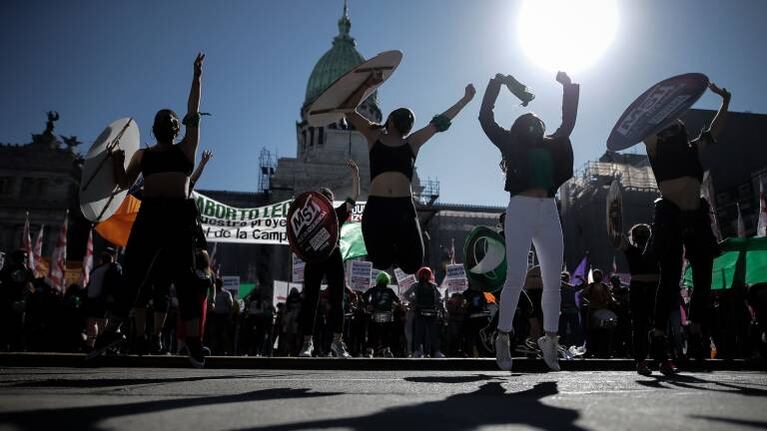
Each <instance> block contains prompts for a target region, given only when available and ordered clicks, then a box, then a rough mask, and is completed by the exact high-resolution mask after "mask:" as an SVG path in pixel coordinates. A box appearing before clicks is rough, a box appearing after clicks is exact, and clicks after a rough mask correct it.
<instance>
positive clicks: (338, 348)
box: [330, 340, 352, 359]
mask: <svg viewBox="0 0 767 431" xmlns="http://www.w3.org/2000/svg"><path fill="white" fill-rule="evenodd" d="M330 353H331V354H332V355H333V356H335V357H336V358H344V359H345V358H351V357H352V355H350V354H349V352H347V351H346V344H344V342H343V341H341V340H336V341H333V343H332V344H331V345H330Z"/></svg>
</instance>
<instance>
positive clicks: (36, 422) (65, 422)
mask: <svg viewBox="0 0 767 431" xmlns="http://www.w3.org/2000/svg"><path fill="white" fill-rule="evenodd" d="M332 395H339V394H338V393H333V392H323V393H316V392H309V389H264V390H260V391H253V392H247V393H244V394H234V395H221V396H214V397H195V398H182V399H170V400H157V401H144V402H140V403H128V404H112V405H101V406H88V407H68V408H62V409H38V410H27V411H21V412H8V413H0V428H2V425H10V426H11V428H12V429H19V430H40V429H50V428H51V427H55V428H59V429H74V430H101V429H103V428H101V427H100V426H99V423H100V422H102V421H104V420H107V419H111V418H116V417H121V416H131V415H139V414H144V413H155V412H162V411H166V410H173V409H181V408H186V407H197V406H210V405H216V404H228V403H242V402H252V401H266V400H280V399H300V398H313V397H327V396H332Z"/></svg>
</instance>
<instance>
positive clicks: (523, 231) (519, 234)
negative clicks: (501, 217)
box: [479, 72, 579, 371]
mask: <svg viewBox="0 0 767 431" xmlns="http://www.w3.org/2000/svg"><path fill="white" fill-rule="evenodd" d="M556 79H557V81H558V82H560V83H561V84H562V86H563V88H564V96H563V101H562V125H561V126H560V127H559V129H557V131H556V132H555V133H554V134H552V135H548V136H547V135H545V131H546V126H545V124H544V123H543V121H542V120H541V119H540V118H538V117H537V116H536V115H535V114H532V113H529V114H524V115H522V116H520V117H519V118H517V119H516V121H514V124H513V125H512V126H511V130H505V129H503V128H501V127H500V126H499V125H498V124H497V123H496V122H495V119H494V115H493V108H494V105H495V100H496V99H497V98H498V92H499V91H500V88H501V85H502V84H506V85H507V86H509V87H510V88H511V86H512V85H513V83H514V82H515V81H514V79H513V77H511V76H506V75H501V74H498V75H496V76H495V78H492V79H491V80H490V83H488V85H487V89H486V90H485V96H484V99H483V100H482V108H481V110H480V113H479V122H480V124H481V125H482V129H483V130H484V131H485V134H487V137H488V138H490V141H491V142H492V143H493V144H494V145H495V146H496V147H498V149H499V150H501V156H502V161H501V169H502V170H503V172H504V173H505V175H506V184H505V187H504V189H505V190H506V191H508V192H509V196H510V199H509V206H508V207H507V209H506V222H505V226H504V229H505V231H506V260H507V262H508V269H507V272H506V274H507V275H506V284H505V285H504V286H503V292H502V293H501V311H500V319H499V321H498V337H497V338H496V340H495V354H496V361H497V362H498V366H499V367H500V368H501V369H502V370H510V369H511V365H512V361H511V346H510V345H511V341H510V333H511V331H512V322H513V320H514V312H515V310H516V308H517V302H518V301H519V294H520V292H521V291H522V286H523V284H524V280H525V274H526V272H527V255H528V252H529V250H530V244H531V243H532V244H533V245H535V250H536V253H537V254H538V260H539V262H540V266H541V276H542V278H543V299H542V301H541V305H542V308H543V329H544V332H545V335H544V336H542V337H541V338H539V339H538V346H539V347H540V348H541V351H542V352H543V359H544V361H545V362H546V365H548V367H549V368H550V369H552V370H554V371H558V370H559V363H558V360H557V349H558V344H559V342H558V337H557V330H558V329H559V305H560V293H559V287H560V271H561V270H562V259H563V258H562V254H563V244H562V227H561V224H560V222H559V212H558V210H557V204H556V201H555V200H554V195H555V194H556V192H557V190H558V189H559V186H561V185H562V183H564V182H565V181H567V180H568V179H569V178H570V177H572V175H573V149H572V146H571V144H570V133H571V132H572V131H573V128H574V127H575V117H576V115H577V111H578V94H579V86H578V84H573V83H572V82H571V81H570V77H568V76H567V74H566V73H564V72H559V73H558V74H557V77H556Z"/></svg>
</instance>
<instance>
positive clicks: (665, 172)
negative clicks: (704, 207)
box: [650, 136, 703, 183]
mask: <svg viewBox="0 0 767 431" xmlns="http://www.w3.org/2000/svg"><path fill="white" fill-rule="evenodd" d="M655 152H656V154H655V157H650V166H651V167H652V172H653V174H655V181H656V182H658V183H660V182H662V181H666V180H673V179H676V178H681V177H693V178H697V179H698V181H703V165H701V164H700V158H699V157H698V146H697V145H696V142H692V143H691V142H688V141H687V137H686V136H685V137H683V138H682V137H679V138H677V139H668V140H664V141H662V142H661V141H659V142H658V144H657V147H656V150H655Z"/></svg>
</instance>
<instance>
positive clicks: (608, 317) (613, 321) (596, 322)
mask: <svg viewBox="0 0 767 431" xmlns="http://www.w3.org/2000/svg"><path fill="white" fill-rule="evenodd" d="M591 324H592V325H593V327H594V328H599V329H612V328H615V327H616V326H618V316H617V315H616V314H615V313H613V312H612V311H611V310H608V309H606V308H600V309H599V310H596V311H594V312H593V313H592V314H591Z"/></svg>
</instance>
